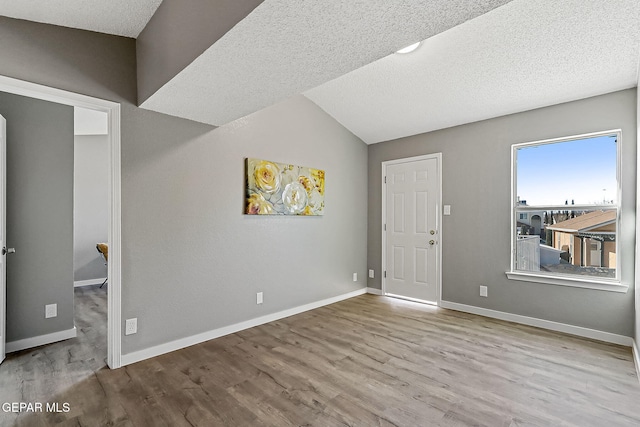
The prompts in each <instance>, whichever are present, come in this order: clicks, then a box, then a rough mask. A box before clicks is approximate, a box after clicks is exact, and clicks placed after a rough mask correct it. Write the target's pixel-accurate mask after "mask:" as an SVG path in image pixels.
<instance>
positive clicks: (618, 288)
mask: <svg viewBox="0 0 640 427" xmlns="http://www.w3.org/2000/svg"><path fill="white" fill-rule="evenodd" d="M607 135H616V137H617V143H616V203H615V205H606V204H593V205H584V204H581V205H571V210H599V209H602V210H615V211H616V271H615V278H604V277H595V276H579V275H569V274H566V275H565V274H554V273H544V272H530V271H522V270H517V269H516V256H517V254H516V244H517V243H516V242H517V223H518V218H519V213H521V212H527V213H529V212H531V211H549V210H567V205H536V206H522V205H520V204H519V201H518V194H517V192H518V186H517V177H518V174H517V172H518V171H517V152H518V149H520V148H525V147H532V146H537V145H547V144H555V143H561V142H568V141H575V140H579V139H588V138H594V137H600V136H607ZM621 140H622V130H621V129H612V130H607V131H601V132H592V133H585V134H579V135H571V136H566V137H560V138H550V139H544V140H539V141H532V142H523V143H517V144H512V145H511V212H510V216H511V251H510V259H511V261H510V270H509V271H507V272H506V275H507V277H508V278H509V279H511V280H519V281H526V282H535V283H545V284H551V285H559V286H572V287H578V288H588V289H598V290H605V291H612V292H627V290H628V285H624V284H623V283H622V281H621V265H622V264H621V259H622V258H623V256H622V254H620V216H621V207H622V187H621V176H622V175H621V171H620V169H621Z"/></svg>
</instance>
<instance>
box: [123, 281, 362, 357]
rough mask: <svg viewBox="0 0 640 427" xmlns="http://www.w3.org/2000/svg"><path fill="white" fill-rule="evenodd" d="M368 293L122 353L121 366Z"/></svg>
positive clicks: (300, 307)
mask: <svg viewBox="0 0 640 427" xmlns="http://www.w3.org/2000/svg"><path fill="white" fill-rule="evenodd" d="M365 293H367V288H362V289H358V290H357V291H353V292H349V293H346V294H342V295H338V296H335V297H331V298H327V299H323V300H320V301H316V302H312V303H309V304H305V305H301V306H298V307H294V308H290V309H288V310H283V311H279V312H277V313H272V314H267V315H265V316H260V317H256V318H255V319H251V320H246V321H244V322H240V323H236V324H234V325H229V326H224V327H222V328H218V329H214V330H211V331H207V332H203V333H200V334H197V335H192V336H190V337H186V338H181V339H178V340H175V341H171V342H168V343H166V344H160V345H157V346H154V347H149V348H146V349H144V350H139V351H134V352H133V353H128V354H123V355H122V360H121V362H122V364H121V366H125V365H130V364H132V363H136V362H140V361H141V360H145V359H150V358H152V357H156V356H160V355H161V354H165V353H169V352H172V351H176V350H180V349H181V348H185V347H190V346H192V345H196V344H200V343H202V342H205V341H209V340H212V339H215V338H219V337H222V336H225V335H229V334H233V333H236V332H239V331H242V330H245V329H249V328H253V327H254V326H260V325H263V324H265V323H269V322H273V321H275V320H280V319H283V318H285V317H289V316H293V315H295V314H300V313H303V312H305V311H309V310H313V309H316V308H320V307H323V306H325V305H329V304H333V303H336V302H339V301H342V300H346V299H349V298H353V297H357V296H359V295H364V294H365Z"/></svg>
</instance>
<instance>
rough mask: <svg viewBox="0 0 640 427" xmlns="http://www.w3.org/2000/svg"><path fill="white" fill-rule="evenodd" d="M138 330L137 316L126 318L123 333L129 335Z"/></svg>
mask: <svg viewBox="0 0 640 427" xmlns="http://www.w3.org/2000/svg"><path fill="white" fill-rule="evenodd" d="M136 332H138V318H137V317H134V318H133V319H127V320H126V321H125V328H124V334H125V335H131V334H135V333H136Z"/></svg>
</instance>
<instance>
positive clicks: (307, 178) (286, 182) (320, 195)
mask: <svg viewBox="0 0 640 427" xmlns="http://www.w3.org/2000/svg"><path fill="white" fill-rule="evenodd" d="M246 168H247V169H246V170H247V201H246V206H245V213H246V214H249V215H323V214H324V171H323V170H320V169H313V168H307V167H303V166H294V165H288V164H285V163H276V162H270V161H268V160H260V159H247V163H246Z"/></svg>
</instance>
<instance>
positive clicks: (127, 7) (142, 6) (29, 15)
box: [0, 0, 162, 38]
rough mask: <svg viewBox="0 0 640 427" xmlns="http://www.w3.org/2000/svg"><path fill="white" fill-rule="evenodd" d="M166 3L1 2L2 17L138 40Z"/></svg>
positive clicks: (88, 0) (117, 0)
mask: <svg viewBox="0 0 640 427" xmlns="http://www.w3.org/2000/svg"><path fill="white" fill-rule="evenodd" d="M160 3H162V0H108V1H105V0H0V15H2V16H8V17H10V18H17V19H25V20H27V21H35V22H42V23H45V24H53V25H59V26H62V27H70V28H80V29H82V30H89V31H96V32H99V33H107V34H115V35H118V36H125V37H133V38H136V37H138V35H139V34H140V32H141V31H142V30H143V29H144V27H145V26H146V25H147V22H149V19H151V17H152V16H153V14H154V13H155V12H156V9H158V6H160Z"/></svg>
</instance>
